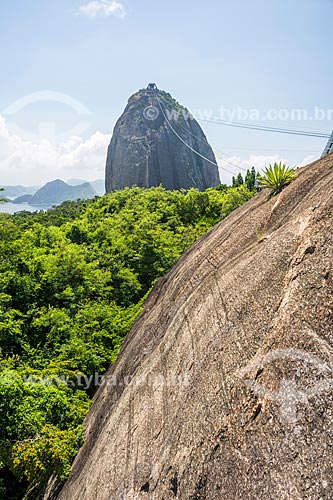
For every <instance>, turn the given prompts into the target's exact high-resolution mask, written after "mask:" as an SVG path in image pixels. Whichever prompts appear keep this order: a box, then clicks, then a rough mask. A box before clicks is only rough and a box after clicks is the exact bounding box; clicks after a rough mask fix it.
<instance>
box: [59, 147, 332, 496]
mask: <svg viewBox="0 0 333 500" xmlns="http://www.w3.org/2000/svg"><path fill="white" fill-rule="evenodd" d="M332 214H333V158H332V155H329V156H327V157H326V158H325V159H323V160H321V161H319V162H316V163H314V164H312V165H310V166H308V167H306V168H304V169H301V170H299V175H298V177H297V179H296V180H295V181H294V182H293V183H292V184H291V185H290V186H289V187H287V188H286V189H285V190H283V191H282V193H281V194H280V195H279V196H278V197H274V198H271V199H269V198H268V196H267V192H262V193H261V194H260V195H258V196H257V197H255V198H253V199H252V200H251V201H249V202H248V203H247V204H246V205H245V206H243V207H241V208H240V209H238V210H237V211H235V212H234V213H232V214H231V216H229V217H228V218H227V219H226V220H225V221H223V222H221V223H220V224H219V225H217V226H216V227H215V228H214V229H212V230H211V231H210V232H209V233H208V234H207V235H206V236H204V237H203V238H202V239H201V240H200V241H198V242H197V243H196V244H195V245H194V246H193V247H192V248H191V249H190V250H189V251H188V252H187V254H185V255H184V256H183V257H182V258H181V259H180V261H179V262H178V263H177V264H176V265H175V266H174V268H173V269H172V270H171V272H170V273H169V274H168V275H167V276H166V277H164V278H162V279H161V280H160V281H159V282H158V284H157V285H156V286H155V289H154V290H153V292H152V293H151V295H150V297H149V299H148V300H147V302H146V304H145V309H144V312H143V313H142V315H141V316H140V318H139V319H138V321H137V322H136V324H135V325H134V327H133V328H132V330H131V332H130V333H129V335H128V337H127V339H126V341H125V343H124V345H123V348H122V351H121V354H120V356H119V358H118V360H117V362H116V363H115V365H114V366H112V367H111V368H110V370H109V372H108V374H107V377H106V379H105V381H104V385H103V386H102V387H101V388H100V390H99V391H98V393H97V395H96V398H95V401H94V404H93V407H92V410H91V412H90V414H89V416H88V418H87V421H86V426H87V429H86V437H85V444H84V446H83V448H82V449H81V451H80V453H79V455H78V457H77V458H76V461H75V463H74V467H73V471H72V474H71V476H70V478H69V480H68V481H67V483H66V484H65V486H64V487H63V489H62V491H61V492H60V493H59V495H58V497H57V498H58V500H111V499H112V500H139V499H140V500H151V499H153V500H171V499H182V500H199V499H202V500H203V499H205V500H207V499H208V500H213V499H214V500H259V499H260V500H268V499H270V500H315V499H316V500H319V499H322V500H329V499H331V498H332V489H333V425H332V424H333V401H332V400H333V395H332V394H333V392H332V386H333V376H332V366H333V365H332V362H333V294H332V292H333V269H332V267H333V265H332V263H333V229H332V227H333V226H332V222H333V221H332V219H333V216H332Z"/></svg>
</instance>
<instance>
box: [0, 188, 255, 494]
mask: <svg viewBox="0 0 333 500" xmlns="http://www.w3.org/2000/svg"><path fill="white" fill-rule="evenodd" d="M253 195H254V191H250V190H249V189H247V188H246V187H245V186H244V185H241V186H239V187H237V188H236V187H231V188H227V187H226V186H223V185H222V186H219V187H217V188H215V189H208V190H207V191H205V192H203V193H199V192H198V191H196V190H194V189H192V190H190V191H188V192H179V191H166V190H165V189H163V188H162V187H159V188H151V189H146V190H144V189H140V188H132V189H125V190H123V191H118V192H116V193H113V194H111V195H107V196H104V197H103V198H99V199H95V200H91V201H85V202H67V203H64V204H63V205H61V206H60V207H58V208H57V209H55V210H50V211H48V212H46V213H39V214H29V213H26V212H23V213H18V214H16V215H15V216H11V215H8V214H0V356H1V357H0V433H1V436H0V443H1V446H0V496H1V495H2V496H1V498H6V499H7V500H10V499H12V500H14V499H15V500H18V499H22V498H26V499H33V498H36V497H37V494H38V492H39V491H40V490H41V488H42V487H43V485H44V484H45V483H46V482H47V480H48V478H49V477H50V476H51V475H52V474H53V473H56V474H57V475H58V477H59V478H60V480H64V479H65V478H66V477H67V475H68V474H69V472H70V467H71V463H72V461H73V459H74V457H75V455H76V453H77V451H78V449H79V447H80V445H81V443H82V436H83V427H82V422H83V419H84V417H85V415H86V414H87V412H88V410H89V407H90V398H91V396H92V394H93V393H94V391H95V389H96V383H97V382H98V377H96V374H97V375H101V374H103V373H104V372H105V371H106V369H107V368H108V366H109V365H110V364H111V363H113V362H114V361H115V359H116V358H117V355H118V353H119V350H120V347H121V343H122V340H123V338H124V336H125V335H126V333H127V332H128V331H129V329H130V328H131V326H132V324H133V322H134V320H135V319H136V318H137V316H138V314H139V313H140V311H141V309H142V304H143V300H144V298H145V297H146V296H147V294H148V293H149V291H150V289H151V287H152V286H153V284H154V283H155V282H156V280H157V279H158V278H159V277H160V276H162V275H163V274H165V273H166V272H167V271H168V270H169V269H170V267H171V266H172V265H173V264H174V263H175V262H176V261H177V259H178V258H179V257H180V256H181V255H182V254H183V253H184V252H185V251H186V249H187V248H188V247H189V246H190V245H192V244H193V243H194V242H195V241H196V240H197V239H198V238H199V237H200V236H201V235H203V234H204V233H205V232H206V231H207V230H208V229H209V228H210V227H212V226H213V225H214V224H215V223H217V222H218V221H220V220H221V219H222V218H224V217H226V216H227V215H228V214H229V213H230V212H231V211H232V210H234V209H236V208H237V207H239V206H240V205H242V204H243V203H244V202H246V201H247V200H249V199H250V198H251V197H252V196H253ZM143 347H144V346H143ZM1 491H2V493H1Z"/></svg>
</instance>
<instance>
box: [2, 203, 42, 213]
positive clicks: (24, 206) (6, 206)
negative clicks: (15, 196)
mask: <svg viewBox="0 0 333 500" xmlns="http://www.w3.org/2000/svg"><path fill="white" fill-rule="evenodd" d="M49 208H51V206H47V205H41V206H39V205H34V206H32V205H29V204H28V203H21V204H15V203H10V202H8V203H0V213H6V214H14V213H15V212H23V210H26V211H27V212H39V211H40V210H43V211H45V210H48V209H49Z"/></svg>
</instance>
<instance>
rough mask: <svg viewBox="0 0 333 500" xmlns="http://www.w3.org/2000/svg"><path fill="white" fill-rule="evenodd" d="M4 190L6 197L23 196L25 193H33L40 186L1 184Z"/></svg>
mask: <svg viewBox="0 0 333 500" xmlns="http://www.w3.org/2000/svg"><path fill="white" fill-rule="evenodd" d="M2 187H3V189H4V191H3V195H4V196H6V197H7V198H17V197H18V196H23V195H25V194H31V195H33V194H35V193H36V191H38V189H40V186H20V185H18V186H2Z"/></svg>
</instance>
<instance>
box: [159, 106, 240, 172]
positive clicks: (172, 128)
mask: <svg viewBox="0 0 333 500" xmlns="http://www.w3.org/2000/svg"><path fill="white" fill-rule="evenodd" d="M158 104H159V107H160V109H161V112H162V115H163V116H164V119H165V121H166V122H167V124H168V125H169V127H170V128H171V130H172V131H173V133H174V134H175V135H176V136H177V137H178V139H179V140H180V141H181V142H182V143H183V144H185V146H186V147H188V148H189V149H190V150H191V151H192V152H193V153H195V154H196V155H198V156H200V158H203V159H204V160H206V161H208V162H209V163H211V164H212V165H214V166H215V167H217V168H220V165H218V164H217V163H215V162H213V161H212V160H209V159H208V158H206V157H205V156H203V155H202V154H201V153H199V152H198V151H196V150H195V149H194V148H192V147H191V146H190V145H189V144H187V142H186V141H184V139H183V138H182V137H181V136H180V135H179V134H178V133H177V132H176V130H175V129H174V127H173V126H172V125H171V123H170V121H169V120H168V118H167V116H166V114H165V113H164V111H163V108H162V106H161V103H160V100H159V99H158ZM178 125H179V124H178ZM192 135H194V134H192ZM195 137H196V136H195ZM197 139H199V138H198V137H197ZM200 140H201V141H202V142H204V143H205V144H208V142H207V141H203V139H200ZM208 145H209V144H208ZM220 159H223V160H224V158H220ZM224 161H226V162H227V163H230V162H228V161H227V160H224ZM230 164H231V165H232V166H233V167H235V168H241V167H239V166H237V165H234V164H232V163H230ZM221 168H223V170H225V171H226V172H228V174H231V175H235V172H231V170H228V169H227V168H226V167H221ZM241 170H244V171H245V169H242V168H241Z"/></svg>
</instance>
